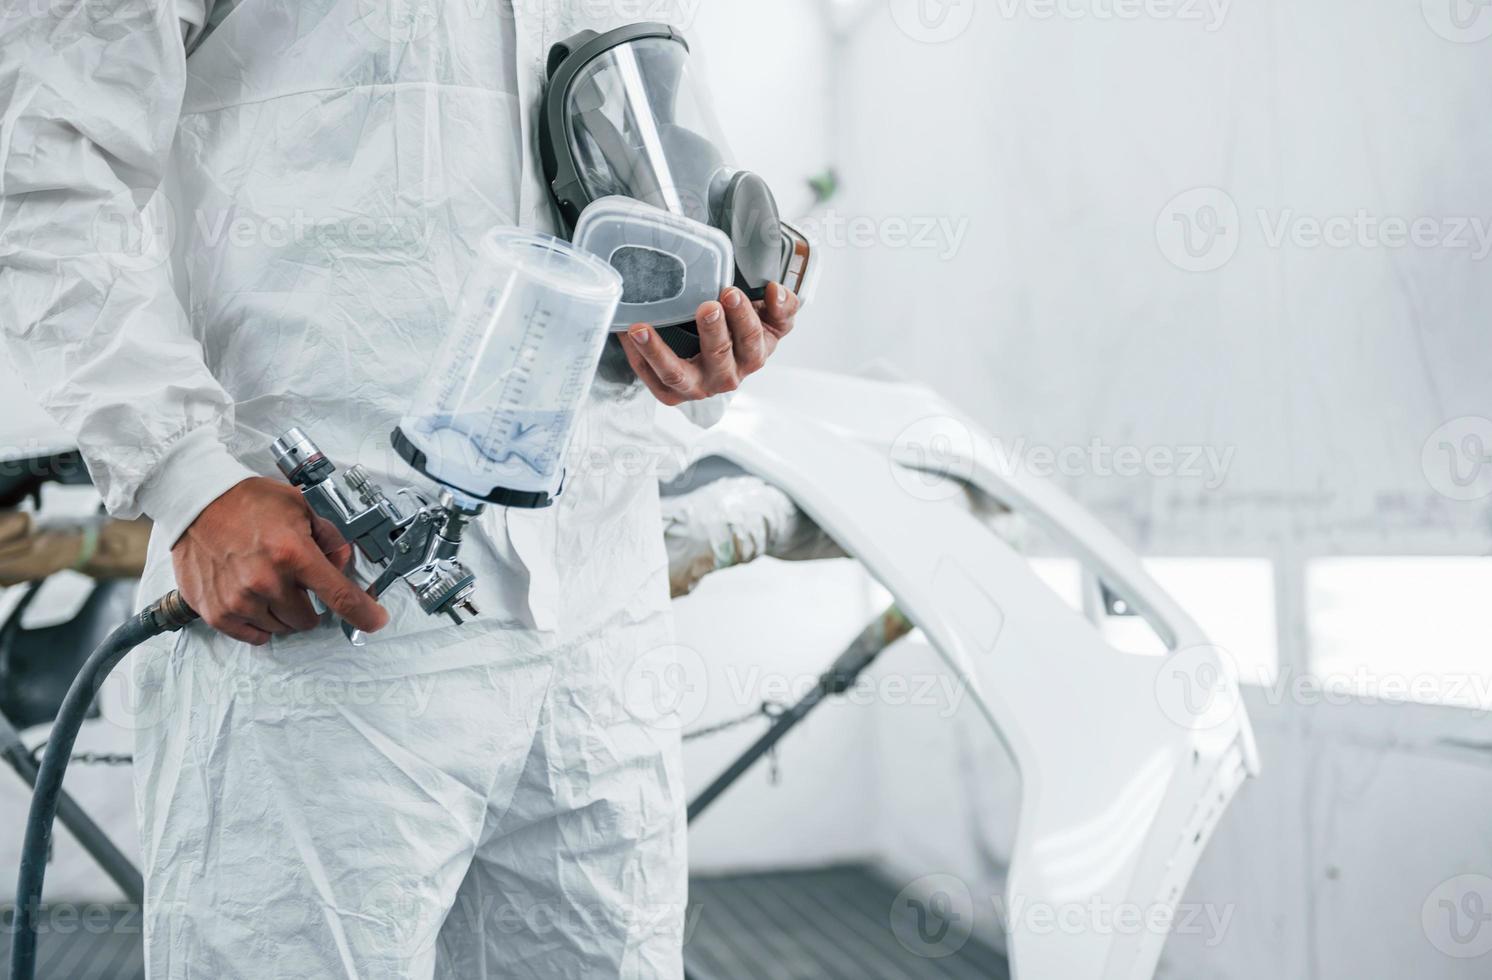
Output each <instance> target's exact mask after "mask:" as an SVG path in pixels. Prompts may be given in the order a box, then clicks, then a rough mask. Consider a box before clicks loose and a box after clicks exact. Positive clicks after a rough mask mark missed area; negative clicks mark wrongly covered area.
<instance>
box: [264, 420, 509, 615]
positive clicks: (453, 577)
mask: <svg viewBox="0 0 1492 980" xmlns="http://www.w3.org/2000/svg"><path fill="white" fill-rule="evenodd" d="M273 452H274V457H275V465H277V466H278V467H279V468H280V472H281V473H283V474H284V475H285V479H287V480H289V481H290V482H291V484H293V485H294V486H295V487H296V488H298V489H299V490H300V492H301V494H302V496H304V497H305V499H306V503H308V504H310V506H311V509H312V510H313V511H315V512H316V514H317V515H319V516H320V517H322V518H324V519H326V520H327V521H330V522H331V523H332V524H333V525H334V526H335V527H336V529H337V530H338V531H339V532H341V534H342V537H343V538H345V539H346V540H347V542H348V543H349V544H352V545H353V546H355V547H356V548H357V550H358V551H359V552H361V553H362V555H363V557H364V558H366V559H367V560H368V561H369V562H371V563H373V564H374V565H376V566H378V567H379V568H380V569H381V571H380V573H379V575H378V577H377V578H376V579H375V580H374V581H373V583H372V584H371V585H369V586H368V594H369V595H371V596H372V597H373V598H375V599H377V598H380V597H381V596H382V595H383V594H384V593H385V592H387V591H388V590H389V588H390V587H391V586H392V585H393V584H394V583H395V582H396V581H398V580H400V579H403V580H404V581H405V582H406V583H407V584H408V585H409V587H410V589H411V590H413V592H414V594H415V597H416V598H417V599H418V600H419V603H420V608H422V609H424V610H425V612H427V613H429V614H430V615H432V616H439V615H446V616H450V617H451V619H452V620H453V621H454V622H455V623H456V625H458V626H459V625H461V623H462V622H463V620H462V618H461V613H462V612H465V613H466V614H467V615H468V616H472V617H475V616H477V615H478V610H477V607H476V606H475V605H474V604H473V603H472V601H471V596H472V593H473V592H474V591H476V576H475V575H473V574H472V572H471V570H470V569H468V568H467V567H466V566H465V565H463V564H462V563H461V562H460V561H459V560H458V559H457V557H456V556H457V553H458V552H459V551H460V550H461V539H462V535H463V534H464V533H465V531H466V526H467V525H468V524H470V523H471V522H472V520H474V519H475V518H476V517H477V516H478V515H479V514H481V513H482V511H483V510H484V507H483V506H482V505H481V504H471V505H468V504H466V503H464V502H463V501H460V500H458V499H457V498H456V497H455V496H454V495H453V494H452V493H450V492H449V491H445V492H442V493H441V495H440V501H439V503H434V504H432V503H431V502H430V501H428V500H426V499H424V498H423V497H421V496H420V495H418V494H415V493H414V492H413V491H405V492H406V493H409V494H410V496H411V497H413V499H414V501H415V502H416V504H417V505H418V506H417V509H415V510H414V511H413V512H412V513H409V514H405V513H403V512H402V511H401V510H400V509H399V507H398V506H397V505H396V504H395V503H394V502H393V501H392V500H390V499H389V497H388V495H387V494H386V493H384V490H383V488H382V487H380V486H379V485H378V484H377V483H374V482H373V480H372V479H371V478H370V477H369V476H368V474H367V472H366V471H364V470H363V468H362V467H360V466H354V467H352V468H351V469H349V470H348V471H347V474H346V478H345V479H346V484H347V488H348V489H349V490H351V491H352V492H353V493H354V494H356V495H357V499H358V501H359V502H360V504H361V507H359V506H357V505H354V504H353V503H352V502H351V501H350V500H349V499H348V497H347V495H346V494H345V493H344V492H343V490H342V488H341V487H340V486H339V485H338V483H337V479H336V472H337V468H336V466H334V465H333V464H332V462H331V461H330V460H328V459H327V458H326V456H325V455H323V454H322V452H321V450H320V449H318V448H317V447H316V444H315V443H314V442H312V441H311V439H310V437H308V436H307V435H306V434H305V433H304V432H302V431H301V430H300V429H291V430H290V431H289V432H286V433H285V434H284V435H282V436H281V437H280V438H278V439H276V440H275V442H274V446H273ZM342 632H343V633H345V634H346V635H347V638H348V639H349V640H351V641H352V642H353V643H355V644H358V645H361V643H362V640H363V638H362V634H361V633H359V632H358V631H357V630H355V629H353V628H352V626H351V625H349V624H348V623H345V622H344V623H343V624H342Z"/></svg>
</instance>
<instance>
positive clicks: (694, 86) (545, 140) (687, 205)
mask: <svg viewBox="0 0 1492 980" xmlns="http://www.w3.org/2000/svg"><path fill="white" fill-rule="evenodd" d="M548 74H549V86H548V89H547V92H546V95H545V101H544V112H543V116H542V119H541V122H540V155H541V157H542V161H543V166H544V177H545V180H546V181H547V183H548V185H549V188H550V192H551V195H552V198H553V201H554V205H555V207H556V209H557V210H558V212H559V217H560V220H561V222H562V223H563V225H564V229H565V233H566V234H567V235H569V236H570V238H571V241H572V242H574V244H575V246H576V247H577V248H579V249H582V250H583V251H586V252H589V253H591V254H593V255H596V256H598V257H600V258H601V259H602V260H603V261H605V262H607V263H608V264H609V265H611V267H612V268H614V269H615V270H616V271H617V272H618V273H619V274H620V275H621V277H622V280H623V283H624V289H623V295H622V301H621V304H620V306H619V307H618V312H617V315H616V322H615V323H614V324H613V328H614V330H615V331H617V332H621V331H625V330H626V329H627V328H628V327H629V326H631V325H632V324H634V323H650V324H652V325H653V326H654V327H656V328H658V330H659V336H661V337H662V338H663V339H664V340H665V341H666V342H667V343H668V345H669V346H670V347H671V348H673V349H674V350H675V351H676V352H677V353H679V354H680V355H681V356H684V357H692V356H694V355H695V354H697V353H699V337H698V334H697V333H696V331H695V328H694V316H695V313H696V312H697V311H698V309H699V307H700V305H701V304H703V303H707V302H710V301H711V300H717V299H719V298H720V294H721V292H722V291H723V290H724V289H725V288H726V287H728V286H731V285H735V286H737V287H739V288H740V289H741V290H742V291H743V292H744V293H746V295H747V296H749V297H750V298H751V299H753V300H761V299H763V298H764V297H765V295H766V288H767V285H768V284H769V283H771V282H779V283H781V284H782V285H784V286H786V287H787V288H788V289H790V290H792V291H793V292H794V293H795V294H796V295H797V296H798V298H799V300H800V301H801V302H806V301H807V299H808V295H809V294H810V292H811V289H812V286H813V281H814V278H815V277H816V273H817V268H816V266H815V261H814V258H815V257H814V248H813V243H812V242H811V240H810V239H809V238H808V236H807V235H805V234H804V233H803V232H801V231H800V230H798V229H797V228H795V227H793V226H792V225H791V224H789V223H787V222H785V221H783V220H782V217H781V215H780V213H779V212H778V208H777V201H776V198H775V197H774V196H773V194H772V190H771V188H770V187H768V186H767V183H766V181H764V180H763V179H762V178H761V177H760V176H758V175H757V174H754V173H752V172H750V171H748V170H743V169H740V168H737V167H735V166H734V165H732V164H731V162H730V160H731V154H730V151H729V149H728V148H727V146H726V142H725V139H724V137H723V136H722V134H721V130H720V127H719V125H718V123H717V122H716V119H715V114H714V110H713V107H712V104H711V100H710V98H709V93H708V92H707V91H706V89H705V86H704V83H703V80H702V79H700V78H699V77H698V75H697V73H696V72H694V71H693V70H692V69H691V67H690V64H689V45H688V42H687V41H685V39H684V37H683V35H681V34H679V33H678V32H677V31H675V30H674V29H673V28H671V27H668V26H666V25H663V24H637V25H633V26H630V27H624V28H620V29H618V30H615V31H611V32H609V33H606V34H598V33H596V32H594V31H586V32H583V33H581V34H578V35H576V36H575V37H573V38H571V39H570V40H568V41H565V42H563V43H561V44H557V45H555V46H554V48H553V49H552V50H551V51H550V54H549V68H548Z"/></svg>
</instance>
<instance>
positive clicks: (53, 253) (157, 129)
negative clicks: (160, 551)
mask: <svg viewBox="0 0 1492 980" xmlns="http://www.w3.org/2000/svg"><path fill="white" fill-rule="evenodd" d="M187 6H188V7H190V6H191V4H187ZM196 6H198V7H200V4H197V5H196ZM182 9H183V8H181V7H178V6H177V4H175V3H171V2H168V0H167V2H163V0H115V2H111V3H107V4H86V5H84V6H78V5H74V4H41V5H35V4H23V5H11V6H10V7H8V9H6V10H5V11H4V12H0V35H3V37H4V43H3V44H0V335H3V337H4V341H5V343H6V344H7V346H8V349H9V351H10V353H11V355H12V357H13V359H14V360H15V363H16V366H17V367H18V368H19V370H20V372H21V375H22V377H23V379H24V380H25V382H26V385H27V387H28V388H29V389H30V390H31V392H32V394H33V395H34V396H35V398H36V400H37V401H38V402H39V403H40V404H41V406H42V408H44V409H45V410H46V411H47V412H48V413H49V414H51V415H52V416H53V417H54V418H56V419H57V421H58V422H59V423H60V424H61V425H62V426H63V427H64V428H66V429H67V430H68V431H69V432H70V433H72V434H73V435H74V436H75V437H76V438H77V440H78V446H79V448H80V449H81V450H82V452H83V455H84V458H85V459H86V460H87V461H88V467H89V470H90V472H91V473H92V474H93V478H94V481H95V483H96V484H97V486H98V489H99V492H100V493H101V494H102V496H103V498H104V502H105V504H106V505H107V507H108V508H109V510H110V512H111V513H113V514H116V515H118V516H120V517H133V516H136V515H138V514H140V513H142V512H143V513H146V514H149V515H150V517H151V518H152V519H154V520H155V522H156V524H157V527H158V529H159V531H160V533H162V534H164V535H166V536H167V540H168V541H170V542H173V543H174V541H175V540H176V538H177V537H179V536H180V534H181V532H182V531H183V530H185V528H186V527H187V526H188V525H189V524H190V523H191V522H192V521H194V520H195V519H196V517H197V515H198V514H199V513H200V512H201V511H202V509H203V508H204V507H206V506H207V505H208V504H209V503H211V502H212V501H213V500H215V499H216V498H217V497H218V496H220V495H221V494H223V493H224V492H226V491H227V490H228V489H230V488H231V487H232V486H234V485H235V484H236V483H238V482H239V481H241V480H243V479H244V478H246V477H248V476H252V475H253V474H252V473H251V471H249V470H248V469H247V468H246V467H244V466H243V465H242V464H241V463H239V462H238V461H237V460H236V459H235V458H234V457H233V456H232V455H231V454H230V453H229V452H228V450H227V448H226V445H225V442H226V440H227V438H228V436H229V434H230V433H231V431H232V427H233V403H232V400H231V399H230V398H229V396H228V394H227V392H226V391H224V389H223V386H222V385H221V384H219V383H218V381H217V379H216V378H214V377H213V376H212V373H211V372H210V371H209V370H208V368H207V366H206V364H205V363H204V362H203V353H202V348H201V345H200V344H199V343H198V342H197V340H196V338H195V337H194V335H193V332H192V329H191V326H190V324H189V323H188V321H187V316H186V313H185V311H184V310H183V309H182V307H181V303H180V301H179V300H178V299H177V296H176V293H175V292H174V290H173V289H172V286H171V282H170V278H169V276H170V272H169V246H168V244H167V243H166V242H164V241H163V239H164V237H165V236H159V235H154V236H153V235H148V234H144V233H143V230H144V229H148V228H151V227H153V226H152V224H151V222H152V221H153V220H158V219H153V218H151V217H149V216H148V215H150V214H152V213H153V214H157V215H158V214H159V213H160V212H159V211H158V209H161V208H165V207H166V202H165V201H164V199H163V197H162V195H159V194H158V193H157V191H158V188H159V187H160V183H161V179H162V175H163V172H164V170H165V167H166V163H167V159H168V157H169V154H170V150H171V143H172V140H173V139H174V137H175V133H176V125H177V122H178V120H179V118H180V111H181V100H182V93H183V91H184V88H185V78H186V60H185V54H184V51H183V48H182V31H183V23H182V20H181V19H180V12H181V10H182ZM22 10H24V11H25V12H21V11H22ZM194 13H196V17H195V18H192V19H200V11H194ZM147 203H149V204H150V208H149V209H146V208H143V207H142V205H145V204H147ZM176 217H177V218H178V219H180V220H186V218H185V217H184V216H176Z"/></svg>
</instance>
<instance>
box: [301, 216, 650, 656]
mask: <svg viewBox="0 0 1492 980" xmlns="http://www.w3.org/2000/svg"><path fill="white" fill-rule="evenodd" d="M621 298H622V278H621V276H620V275H619V274H618V273H617V272H616V270H615V269H613V268H611V267H610V266H609V265H607V264H606V263H605V262H602V261H601V260H600V259H598V258H596V257H595V256H593V255H589V254H587V253H584V252H581V251H579V250H577V249H575V248H574V247H573V246H571V245H569V244H568V243H566V242H563V241H560V240H559V239H557V238H553V237H551V236H548V235H538V234H530V233H526V232H522V231H517V230H509V229H497V230H495V231H493V232H491V233H489V234H488V235H487V236H486V237H485V238H483V240H482V241H481V243H480V247H479V249H478V254H477V257H476V262H475V264H474V265H473V268H472V271H471V273H470V275H469V276H468V277H467V280H466V283H465V285H464V286H463V288H462V292H461V296H460V298H459V300H458V303H457V308H456V316H455V323H454V324H453V327H452V329H451V330H450V332H449V333H448V334H447V336H446V339H445V342H444V343H443V344H442V346H441V348H440V350H439V352H438V353H437V354H436V356H435V358H434V360H433V362H432V364H431V368H430V370H429V372H428V373H427V374H426V375H425V378H424V381H423V382H422V384H421V385H420V386H419V388H418V389H417V391H416V392H415V395H414V398H413V401H412V403H411V405H410V407H409V410H408V411H407V412H406V413H405V415H404V417H403V418H402V420H401V421H400V424H399V427H398V428H396V429H395V430H394V431H393V435H392V441H393V448H394V451H395V452H396V453H398V455H399V456H400V458H402V459H403V460H404V461H405V462H406V463H408V464H409V466H410V468H411V469H413V470H415V471H417V472H418V473H420V474H421V475H422V476H423V477H425V478H426V479H428V480H429V481H431V482H433V483H435V484H437V485H438V486H439V487H440V488H441V489H440V496H439V499H438V501H436V502H434V503H432V502H431V501H429V500H427V499H426V498H425V497H424V496H423V495H421V494H419V493H417V492H414V491H408V490H406V491H401V492H400V494H399V496H400V497H401V498H403V497H404V496H405V495H406V494H407V495H409V499H410V501H411V504H412V509H407V511H406V510H405V509H401V508H400V507H399V505H398V504H396V503H395V502H394V501H392V500H390V499H389V497H388V495H387V494H386V493H385V492H384V491H383V488H382V487H380V486H379V485H378V484H377V483H375V482H373V480H372V478H371V477H369V475H368V474H367V473H366V472H365V471H364V470H363V469H361V468H360V467H353V468H351V469H350V470H348V471H347V473H346V476H345V481H344V482H345V483H346V487H347V490H348V491H350V493H351V496H349V493H348V492H345V491H344V490H343V488H342V486H340V485H339V483H338V481H337V478H336V467H335V466H333V465H332V463H331V462H330V461H329V460H328V459H327V458H326V457H325V456H324V455H323V454H322V452H321V451H320V450H319V449H317V448H316V444H315V443H313V442H312V441H311V440H310V438H309V437H308V436H307V435H306V434H305V433H304V432H302V431H301V430H299V429H291V430H290V431H289V432H287V433H285V435H283V436H281V437H280V438H279V439H277V440H275V444H274V450H273V452H274V457H275V463H276V464H277V465H278V466H279V468H280V472H281V473H283V474H284V475H285V478H286V479H287V480H289V481H290V482H291V483H292V484H294V485H295V486H296V487H298V488H299V489H300V491H301V493H302V494H303V495H304V496H305V498H306V502H307V503H308V504H310V506H311V509H312V510H313V511H315V512H316V513H317V514H318V515H320V516H321V517H323V518H325V519H326V520H328V521H330V522H331V523H332V524H333V525H335V526H336V528H337V530H338V531H340V532H341V533H342V536H343V537H344V538H345V539H346V540H347V541H348V542H349V543H351V544H353V545H355V546H356V547H357V549H358V551H359V552H360V553H361V554H362V555H363V557H365V558H366V559H367V560H368V561H369V562H371V563H373V564H374V565H377V566H379V568H380V572H379V574H378V577H377V578H376V579H375V580H374V581H373V583H372V584H371V585H370V586H368V592H369V594H370V595H372V596H373V598H375V599H377V598H379V597H380V596H381V595H383V593H384V592H385V591H387V590H388V589H389V588H390V587H392V586H393V584H394V583H395V582H396V581H398V580H400V579H403V580H404V581H405V582H406V583H407V584H408V585H409V587H410V588H411V589H413V590H414V594H415V596H416V597H417V598H418V599H419V602H420V608H422V609H424V610H425V612H427V613H429V614H430V615H432V616H440V615H446V616H450V617H451V619H453V620H454V621H455V622H456V623H457V624H458V625H459V624H460V623H461V622H462V619H461V613H462V612H465V613H466V614H467V615H469V616H473V617H475V616H476V615H477V609H476V607H475V606H474V605H473V604H472V601H471V597H472V593H473V592H474V591H475V589H476V578H475V576H473V575H472V573H471V571H470V570H469V569H468V568H467V567H466V566H465V565H463V564H462V563H461V562H460V561H459V560H458V559H457V553H458V552H459V551H460V548H461V539H462V535H463V533H464V532H465V530H466V528H467V526H468V525H469V524H470V523H471V522H472V521H473V520H474V519H476V517H477V516H478V515H480V514H481V513H482V511H483V510H484V509H485V508H486V507H487V506H489V505H493V506H500V507H519V508H541V507H548V506H549V505H550V504H552V503H553V502H554V500H555V498H556V497H558V496H559V494H560V492H561V489H562V487H563V484H564V479H565V469H564V459H565V456H566V453H567V451H568V449H569V446H570V442H571V439H572V437H573V436H574V431H575V426H576V421H577V419H578V416H579V414H580V408H581V405H582V403H583V402H584V400H585V396H586V393H587V392H588V391H589V390H590V387H591V383H592V381H593V380H594V379H595V376H596V369H597V367H598V365H599V362H600V358H601V351H602V347H603V346H604V345H605V343H606V338H607V336H608V335H609V334H610V330H611V324H612V320H613V319H614V317H615V315H616V310H617V305H618V304H619V303H620V302H621ZM353 497H355V498H356V501H357V502H356V503H354V502H353ZM342 628H343V631H344V632H345V633H347V636H348V638H349V639H351V640H352V641H353V642H354V643H359V642H360V641H361V637H360V636H359V635H358V633H357V632H356V631H355V630H354V629H353V628H352V627H351V626H348V625H347V624H346V623H344V624H343V627H342Z"/></svg>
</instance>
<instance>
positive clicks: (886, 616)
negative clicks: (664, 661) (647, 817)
mask: <svg viewBox="0 0 1492 980" xmlns="http://www.w3.org/2000/svg"><path fill="white" fill-rule="evenodd" d="M914 628H915V627H914V626H913V625H912V623H911V621H910V620H908V619H907V618H906V617H905V616H903V615H902V613H901V610H899V609H897V608H896V607H895V606H892V607H891V608H890V609H888V610H886V611H885V612H884V613H882V614H881V615H880V616H877V617H876V620H875V622H873V623H871V624H870V625H869V626H867V627H866V628H865V630H864V631H863V632H861V634H860V635H859V636H857V637H855V639H854V641H853V642H852V643H850V645H849V646H848V647H847V648H846V649H845V651H844V653H842V654H840V655H839V659H837V660H835V661H834V665H833V666H831V667H830V668H829V669H828V671H826V672H825V673H824V675H823V676H822V677H820V678H819V680H818V683H817V684H815V685H814V686H813V689H812V690H811V691H809V692H808V693H807V694H806V695H804V696H803V699H802V700H800V701H799V702H798V703H797V704H795V705H793V706H792V707H791V708H789V709H787V710H786V711H784V712H783V713H782V714H780V715H778V716H777V719H776V720H775V721H774V722H773V723H772V727H771V728H769V729H768V730H767V733H766V734H765V735H763V736H762V737H761V738H759V739H757V740H756V742H755V743H754V744H753V745H752V746H751V748H749V749H747V750H746V751H745V753H743V754H742V755H741V757H740V758H739V759H737V760H736V761H735V762H733V763H731V765H730V768H728V769H726V770H725V772H723V773H721V774H720V776H719V777H718V778H716V780H715V781H714V782H712V783H711V784H710V785H709V786H707V787H705V790H704V792H702V793H700V794H699V796H697V797H695V799H694V801H693V802H692V803H690V804H689V822H690V823H693V822H694V818H695V817H698V816H699V815H700V814H701V813H703V812H704V811H705V810H706V809H707V808H708V807H709V806H710V804H712V803H714V802H715V800H716V799H718V798H719V797H720V794H722V793H724V792H725V791H726V790H727V789H730V787H731V786H732V785H733V784H735V782H736V781H737V780H739V779H740V778H741V777H742V776H744V775H745V774H746V772H747V771H748V770H749V769H750V768H751V767H752V766H754V765H756V763H757V762H759V761H760V760H761V758H762V756H764V755H766V754H767V753H769V752H771V751H772V749H773V748H775V747H776V746H777V743H778V742H781V741H782V740H783V739H784V738H786V737H787V733H788V732H790V731H792V730H793V729H794V728H796V727H798V725H800V724H802V723H803V720H804V719H805V718H807V717H808V716H809V715H810V714H811V713H812V712H813V710H814V709H815V708H817V707H818V706H819V705H821V704H823V703H824V701H825V700H826V699H827V698H831V697H834V696H836V695H840V694H844V693H845V692H846V691H848V690H849V689H850V688H852V687H854V686H855V684H856V682H857V681H859V679H860V676H861V675H862V674H864V673H865V671H866V670H867V669H869V667H870V665H871V664H873V663H875V662H876V658H877V657H879V656H880V655H881V654H882V653H884V652H885V650H886V648H887V647H889V646H891V645H892V644H893V643H895V642H896V641H897V640H899V639H901V638H902V637H904V636H906V635H907V634H908V633H910V632H912V630H913V629H914Z"/></svg>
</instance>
